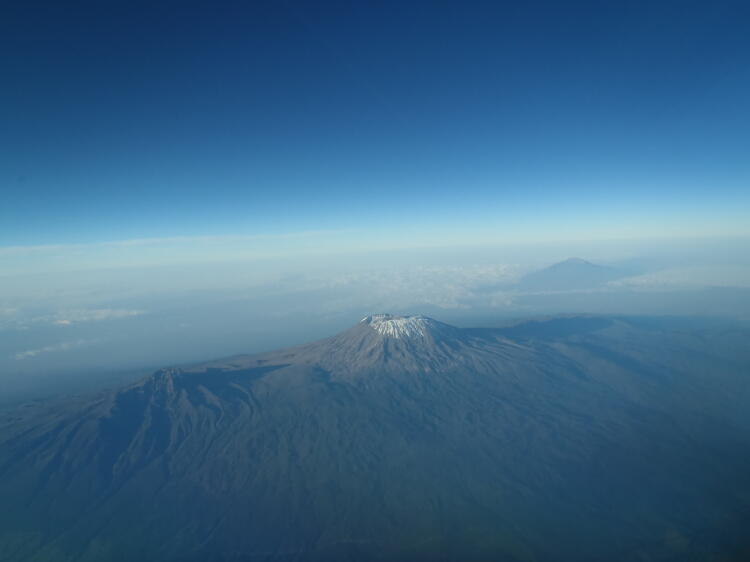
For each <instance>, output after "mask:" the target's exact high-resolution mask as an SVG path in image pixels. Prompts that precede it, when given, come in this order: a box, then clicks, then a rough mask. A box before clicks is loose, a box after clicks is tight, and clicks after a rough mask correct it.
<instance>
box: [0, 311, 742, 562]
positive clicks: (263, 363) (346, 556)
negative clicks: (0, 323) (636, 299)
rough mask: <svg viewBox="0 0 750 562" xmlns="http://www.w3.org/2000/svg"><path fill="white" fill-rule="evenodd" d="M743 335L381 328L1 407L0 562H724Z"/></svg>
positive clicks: (737, 482) (731, 518)
mask: <svg viewBox="0 0 750 562" xmlns="http://www.w3.org/2000/svg"><path fill="white" fill-rule="evenodd" d="M746 338H747V333H746V332H742V331H740V332H732V333H728V332H720V333H719V332H717V333H713V332H711V333H706V332H684V331H675V330H672V331H665V330H664V328H663V326H660V325H659V326H656V327H654V326H648V325H642V324H640V325H639V324H638V323H635V322H632V321H627V320H622V319H606V318H586V317H577V318H561V319H551V320H548V321H540V322H537V323H536V324H534V323H531V324H528V323H527V324H522V325H519V326H514V327H511V328H508V329H505V330H461V329H458V328H454V327H452V326H448V325H446V324H442V323H440V322H437V321H434V320H432V319H429V318H424V317H393V316H389V315H376V316H372V317H367V318H365V319H363V321H362V322H360V323H358V324H357V325H355V326H354V327H353V328H351V329H350V330H347V331H345V332H343V333H341V334H338V335H336V336H333V337H331V338H328V339H326V340H322V341H320V342H314V343H312V344H308V345H303V346H299V347H296V348H291V349H286V350H281V351H276V352H271V353H266V354H260V355H255V356H247V357H235V358H231V359H229V360H226V361H222V362H213V363H207V364H203V365H197V366H194V367H191V368H187V369H163V370H161V371H159V372H157V373H155V374H153V375H152V376H150V377H148V378H146V379H144V380H143V381H141V382H140V383H138V384H136V385H133V386H130V387H127V388H124V389H122V390H120V391H117V392H113V393H110V394H106V395H103V396H99V397H96V398H93V399H88V400H86V399H81V400H77V401H74V402H62V403H59V404H51V405H47V406H43V407H37V408H27V409H26V410H25V411H24V410H19V411H18V412H15V413H14V414H13V415H11V416H9V417H6V419H4V420H3V422H2V425H1V426H0V500H2V505H3V506H4V509H3V510H2V513H1V514H0V559H3V560H40V561H41V560H45V561H47V560H55V561H56V560H71V561H72V560H76V561H89V560H91V561H93V560H123V561H126V560H195V561H198V560H201V561H202V560H217V561H218V560H238V561H239V560H243V561H246V560H248V561H249V560H350V559H352V560H540V561H543V560H601V559H608V560H638V559H642V560H678V559H679V560H686V559H691V558H690V557H691V556H692V557H693V559H706V558H707V557H708V556H709V555H723V556H724V557H725V559H727V557H729V559H732V558H731V557H733V556H737V557H738V556H741V555H742V553H743V551H742V548H744V547H745V546H746V545H745V544H744V529H745V528H746V525H747V524H748V523H750V518H749V517H748V514H749V513H750V511H749V510H750V494H749V493H748V491H750V478H748V476H747V475H748V474H750V470H749V469H750V454H748V451H750V447H748V445H750V420H748V419H747V418H748V416H747V414H746V408H745V404H746V403H747V400H748V399H749V398H750V395H748V391H747V388H748V386H749V385H748V384H747V373H748V370H747V366H748V362H747V361H748V357H747V356H746V355H743V353H744V352H742V351H741V349H742V348H741V346H740V347H738V345H739V344H741V342H743V341H744V342H746V341H747V339H746ZM727 350H729V353H728V352H727ZM745 552H746V551H745ZM737 559H739V558H737Z"/></svg>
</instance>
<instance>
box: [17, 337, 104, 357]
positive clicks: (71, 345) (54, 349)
mask: <svg viewBox="0 0 750 562" xmlns="http://www.w3.org/2000/svg"><path fill="white" fill-rule="evenodd" d="M96 341H97V340H84V339H79V340H74V341H66V342H62V343H58V344H54V345H47V346H44V347H39V348H37V349H27V350H25V351H19V352H18V353H16V354H15V356H14V357H15V359H16V361H23V360H25V359H31V358H32V357H36V356H37V355H42V354H45V353H58V352H62V351H70V350H71V349H78V348H81V347H86V346H89V345H91V344H93V343H96Z"/></svg>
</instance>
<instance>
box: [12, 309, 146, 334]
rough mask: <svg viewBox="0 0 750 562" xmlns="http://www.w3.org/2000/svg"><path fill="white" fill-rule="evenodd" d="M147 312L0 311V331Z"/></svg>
mask: <svg viewBox="0 0 750 562" xmlns="http://www.w3.org/2000/svg"><path fill="white" fill-rule="evenodd" d="M144 314H147V311H145V310H140V309H124V308H82V309H63V310H58V311H56V312H53V313H50V314H38V313H37V314H34V313H29V312H28V311H24V310H23V309H20V308H13V309H11V308H8V309H0V329H3V328H5V329H14V330H24V329H28V328H31V327H34V326H44V325H53V326H72V325H74V324H82V323H88V322H102V321H105V320H121V319H125V318H132V317H135V316H142V315H144Z"/></svg>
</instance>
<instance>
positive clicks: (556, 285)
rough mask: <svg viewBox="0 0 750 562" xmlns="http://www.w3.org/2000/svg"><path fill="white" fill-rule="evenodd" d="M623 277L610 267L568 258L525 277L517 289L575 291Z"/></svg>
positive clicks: (623, 273)
mask: <svg viewBox="0 0 750 562" xmlns="http://www.w3.org/2000/svg"><path fill="white" fill-rule="evenodd" d="M625 276H627V273H625V272H623V271H620V270H618V269H615V268H612V267H606V266H603V265H597V264H594V263H591V262H588V261H586V260H583V259H581V258H569V259H567V260H565V261H562V262H559V263H556V264H554V265H551V266H549V267H546V268H544V269H540V270H538V271H533V272H531V273H529V274H527V275H525V276H524V277H523V278H522V279H521V281H520V282H519V285H518V287H519V288H520V289H522V290H524V291H575V290H584V289H593V288H596V287H601V286H603V285H605V284H606V283H607V282H609V281H614V280H615V279H620V278H622V277H625Z"/></svg>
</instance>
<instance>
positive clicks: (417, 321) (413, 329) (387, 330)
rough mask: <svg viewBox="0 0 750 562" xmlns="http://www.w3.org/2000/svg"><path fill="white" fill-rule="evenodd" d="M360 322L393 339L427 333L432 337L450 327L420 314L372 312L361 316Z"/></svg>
mask: <svg viewBox="0 0 750 562" xmlns="http://www.w3.org/2000/svg"><path fill="white" fill-rule="evenodd" d="M360 323H361V324H367V325H369V326H370V327H371V328H372V329H373V330H375V331H376V332H378V333H379V334H380V335H381V336H385V337H387V338H395V339H415V338H425V337H427V336H428V335H432V336H433V337H434V336H435V335H436V334H438V333H442V332H446V331H447V330H451V329H452V327H451V326H448V325H447V324H443V323H442V322H438V321H437V320H433V319H432V318H428V317H426V316H422V315H416V316H396V315H393V314H374V315H372V316H367V317H365V318H363V319H362V320H361V322H360Z"/></svg>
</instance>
